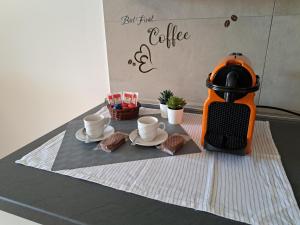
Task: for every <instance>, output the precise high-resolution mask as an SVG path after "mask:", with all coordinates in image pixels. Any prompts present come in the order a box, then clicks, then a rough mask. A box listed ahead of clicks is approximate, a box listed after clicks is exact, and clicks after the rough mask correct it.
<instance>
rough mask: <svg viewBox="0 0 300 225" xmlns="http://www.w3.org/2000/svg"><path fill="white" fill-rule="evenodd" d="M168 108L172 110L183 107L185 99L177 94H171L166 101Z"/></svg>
mask: <svg viewBox="0 0 300 225" xmlns="http://www.w3.org/2000/svg"><path fill="white" fill-rule="evenodd" d="M167 105H168V108H169V109H173V110H179V109H183V107H184V106H185V105H186V101H185V100H184V99H183V98H179V97H177V96H171V97H170V98H169V100H168V102H167Z"/></svg>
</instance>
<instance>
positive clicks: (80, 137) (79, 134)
mask: <svg viewBox="0 0 300 225" xmlns="http://www.w3.org/2000/svg"><path fill="white" fill-rule="evenodd" d="M83 130H84V127H82V128H80V129H79V130H78V131H77V132H76V134H75V137H76V139H77V140H79V141H83V142H85V143H90V142H97V141H102V140H103V139H105V138H107V137H109V136H110V135H112V134H113V133H114V132H115V128H113V127H112V126H107V127H106V128H105V129H104V132H103V135H102V136H100V137H98V138H88V136H87V135H86V134H85V133H84V131H83Z"/></svg>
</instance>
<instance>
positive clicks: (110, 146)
mask: <svg viewBox="0 0 300 225" xmlns="http://www.w3.org/2000/svg"><path fill="white" fill-rule="evenodd" d="M127 140H128V134H125V133H122V132H116V133H114V134H112V135H110V136H109V137H107V138H105V139H104V140H103V141H101V142H100V143H99V144H98V146H97V148H98V149H101V150H103V151H105V152H113V151H115V150H116V149H117V148H119V147H120V146H121V145H122V144H124V143H125V142H126V141H127Z"/></svg>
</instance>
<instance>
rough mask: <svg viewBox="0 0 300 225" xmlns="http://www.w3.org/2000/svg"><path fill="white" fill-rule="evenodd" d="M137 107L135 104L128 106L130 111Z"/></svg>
mask: <svg viewBox="0 0 300 225" xmlns="http://www.w3.org/2000/svg"><path fill="white" fill-rule="evenodd" d="M135 107H136V105H135V104H133V103H130V104H128V108H129V109H133V108H135Z"/></svg>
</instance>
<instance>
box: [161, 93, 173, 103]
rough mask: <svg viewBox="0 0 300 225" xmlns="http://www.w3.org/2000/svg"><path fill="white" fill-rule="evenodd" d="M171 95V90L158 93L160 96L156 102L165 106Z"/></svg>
mask: <svg viewBox="0 0 300 225" xmlns="http://www.w3.org/2000/svg"><path fill="white" fill-rule="evenodd" d="M173 95H174V94H173V92H172V91H171V90H164V91H162V92H160V96H159V98H158V100H159V102H160V103H161V104H164V105H165V104H167V102H168V100H169V98H170V97H171V96H173Z"/></svg>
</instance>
